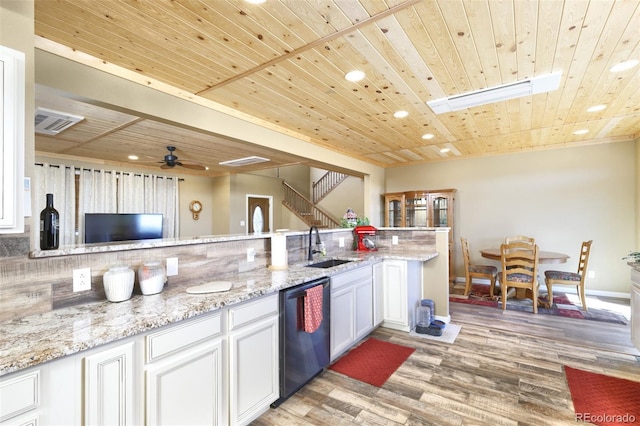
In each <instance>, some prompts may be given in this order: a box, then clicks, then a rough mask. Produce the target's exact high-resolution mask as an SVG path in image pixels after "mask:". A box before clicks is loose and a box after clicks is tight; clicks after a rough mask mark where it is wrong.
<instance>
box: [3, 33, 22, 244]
mask: <svg viewBox="0 0 640 426" xmlns="http://www.w3.org/2000/svg"><path fill="white" fill-rule="evenodd" d="M24 94H25V55H24V53H23V52H18V51H17V50H13V49H9V48H8V47H4V46H0V105H2V106H3V107H2V108H0V115H2V126H0V180H1V181H2V184H1V185H0V234H1V233H21V232H24V206H23V197H24V190H23V188H24V137H25V134H24V127H25V124H24V114H25V103H24V102H25V101H24V99H25V95H24Z"/></svg>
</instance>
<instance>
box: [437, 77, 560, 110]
mask: <svg viewBox="0 0 640 426" xmlns="http://www.w3.org/2000/svg"><path fill="white" fill-rule="evenodd" d="M561 75H562V73H560V72H554V73H551V74H547V75H542V76H538V77H532V78H529V79H525V80H520V81H516V82H514V83H508V84H503V85H501V86H494V87H489V88H487V89H482V90H475V91H473V92H466V93H462V94H460V95H454V96H450V97H448V98H440V99H435V100H433V101H428V102H427V105H428V106H429V107H430V108H431V109H432V110H433V112H434V113H436V114H442V113H445V112H451V111H459V110H461V109H467V108H472V107H476V106H480V105H486V104H491V103H494V102H500V101H506V100H509V99H516V98H521V97H523V96H528V95H535V94H538V93H545V92H551V91H553V90H556V89H558V87H560V77H561Z"/></svg>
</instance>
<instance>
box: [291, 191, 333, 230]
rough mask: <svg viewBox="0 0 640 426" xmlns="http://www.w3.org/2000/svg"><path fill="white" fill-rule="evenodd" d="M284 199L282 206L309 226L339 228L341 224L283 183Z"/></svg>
mask: <svg viewBox="0 0 640 426" xmlns="http://www.w3.org/2000/svg"><path fill="white" fill-rule="evenodd" d="M282 187H283V190H284V199H283V200H282V204H284V205H285V206H286V207H288V208H289V210H291V211H292V212H293V213H294V214H295V215H296V216H298V217H299V218H300V219H301V220H302V221H303V222H304V223H306V224H307V225H309V226H316V227H318V228H338V227H339V226H340V222H338V221H337V220H335V219H334V218H332V217H331V216H329V215H328V214H327V213H325V212H323V211H322V210H320V209H319V208H318V207H316V206H314V205H313V203H312V202H311V201H309V200H308V199H307V198H306V197H305V196H304V195H302V194H300V193H299V192H298V191H296V190H295V189H294V188H293V187H291V185H289V184H288V183H286V182H282Z"/></svg>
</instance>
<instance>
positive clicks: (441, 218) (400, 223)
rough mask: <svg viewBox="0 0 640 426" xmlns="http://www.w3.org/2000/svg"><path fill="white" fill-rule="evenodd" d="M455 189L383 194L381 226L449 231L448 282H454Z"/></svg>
mask: <svg viewBox="0 0 640 426" xmlns="http://www.w3.org/2000/svg"><path fill="white" fill-rule="evenodd" d="M455 194H456V190H455V189H439V190H434V191H432V190H420V191H406V192H393V193H387V194H384V226H386V227H409V228H411V227H449V228H451V231H450V232H449V279H454V278H455V274H454V272H455V271H454V269H455V262H454V257H453V255H454V253H455V239H454V237H453V230H454V227H453V211H454V210H453V203H454V200H455Z"/></svg>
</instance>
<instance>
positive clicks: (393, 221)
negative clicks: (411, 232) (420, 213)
mask: <svg viewBox="0 0 640 426" xmlns="http://www.w3.org/2000/svg"><path fill="white" fill-rule="evenodd" d="M384 205H385V212H384V226H392V227H394V228H397V227H402V226H404V218H403V217H404V215H403V214H402V213H403V209H404V194H402V193H398V194H385V195H384Z"/></svg>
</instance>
